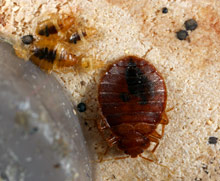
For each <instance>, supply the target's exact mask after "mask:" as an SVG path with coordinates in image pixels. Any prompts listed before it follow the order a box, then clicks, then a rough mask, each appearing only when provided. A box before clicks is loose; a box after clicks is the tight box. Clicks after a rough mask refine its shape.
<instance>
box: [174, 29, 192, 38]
mask: <svg viewBox="0 0 220 181" xmlns="http://www.w3.org/2000/svg"><path fill="white" fill-rule="evenodd" d="M188 35H189V34H188V32H187V31H185V30H180V31H178V32H176V37H177V38H178V39H179V40H185V39H186V38H187V36H188Z"/></svg>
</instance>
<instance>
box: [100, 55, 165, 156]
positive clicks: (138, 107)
mask: <svg viewBox="0 0 220 181" xmlns="http://www.w3.org/2000/svg"><path fill="white" fill-rule="evenodd" d="M98 93H99V94H98V100H99V104H100V109H101V117H102V119H101V120H100V121H98V129H99V130H100V132H101V134H102V136H103V137H105V136H104V135H106V132H108V133H109V132H110V135H111V136H109V137H108V138H105V139H106V141H107V143H108V145H109V147H112V146H113V145H117V146H118V148H119V149H120V150H122V151H124V153H125V154H128V155H129V156H131V157H132V158H135V157H137V156H140V157H142V158H144V159H147V160H150V159H148V158H145V157H143V156H142V155H141V154H142V153H143V152H144V150H145V149H147V148H149V146H150V143H151V142H155V143H156V144H155V146H154V148H153V149H152V151H151V152H152V153H153V152H154V151H155V150H156V148H157V147H158V144H159V139H161V138H162V137H163V135H164V128H165V125H166V124H168V119H167V116H166V114H165V107H166V99H167V92H166V86H165V83H164V80H163V78H162V76H161V75H160V73H159V72H158V71H157V70H156V69H155V67H154V66H153V65H151V64H150V63H149V62H147V61H146V60H144V59H141V58H137V57H134V56H128V57H124V58H122V59H119V60H117V61H116V62H115V63H114V64H113V65H110V66H109V67H108V68H107V70H106V72H105V74H104V75H103V77H102V78H101V82H100V85H99V92H98ZM159 124H162V133H161V134H159V133H158V132H157V131H156V128H157V126H158V125H159Z"/></svg>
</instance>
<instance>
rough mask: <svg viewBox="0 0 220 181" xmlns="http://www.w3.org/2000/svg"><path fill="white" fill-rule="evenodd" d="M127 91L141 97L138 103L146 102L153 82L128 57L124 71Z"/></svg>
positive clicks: (151, 94) (151, 93)
mask: <svg viewBox="0 0 220 181" xmlns="http://www.w3.org/2000/svg"><path fill="white" fill-rule="evenodd" d="M125 76H126V82H127V85H128V91H129V93H130V94H132V95H135V96H137V97H139V98H140V99H141V101H140V104H142V105H144V104H147V100H148V99H149V97H151V96H153V95H154V93H153V91H152V90H153V84H152V82H151V81H149V80H148V79H147V77H146V76H145V75H144V74H143V73H142V71H141V70H140V68H139V67H137V65H136V63H135V62H134V61H133V60H132V59H130V62H129V63H128V66H127V68H126V72H125Z"/></svg>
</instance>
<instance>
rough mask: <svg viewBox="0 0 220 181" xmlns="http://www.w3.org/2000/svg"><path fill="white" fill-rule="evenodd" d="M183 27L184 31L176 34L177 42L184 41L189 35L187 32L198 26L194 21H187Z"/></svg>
mask: <svg viewBox="0 0 220 181" xmlns="http://www.w3.org/2000/svg"><path fill="white" fill-rule="evenodd" d="M184 25H185V28H186V30H179V31H178V32H176V37H177V38H178V39H179V40H186V38H187V37H188V36H189V33H188V32H187V31H189V30H190V31H193V30H195V29H196V28H197V27H198V24H197V22H196V21H195V20H194V19H189V20H187V21H185V23H184Z"/></svg>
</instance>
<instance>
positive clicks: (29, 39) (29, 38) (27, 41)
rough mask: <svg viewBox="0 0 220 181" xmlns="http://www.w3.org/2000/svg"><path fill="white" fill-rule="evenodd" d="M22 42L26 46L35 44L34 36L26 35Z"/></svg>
mask: <svg viewBox="0 0 220 181" xmlns="http://www.w3.org/2000/svg"><path fill="white" fill-rule="evenodd" d="M21 40H22V42H23V43H24V44H25V45H29V44H31V43H33V41H34V37H33V36H32V35H25V36H22V37H21Z"/></svg>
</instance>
